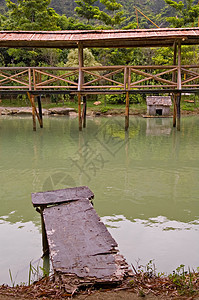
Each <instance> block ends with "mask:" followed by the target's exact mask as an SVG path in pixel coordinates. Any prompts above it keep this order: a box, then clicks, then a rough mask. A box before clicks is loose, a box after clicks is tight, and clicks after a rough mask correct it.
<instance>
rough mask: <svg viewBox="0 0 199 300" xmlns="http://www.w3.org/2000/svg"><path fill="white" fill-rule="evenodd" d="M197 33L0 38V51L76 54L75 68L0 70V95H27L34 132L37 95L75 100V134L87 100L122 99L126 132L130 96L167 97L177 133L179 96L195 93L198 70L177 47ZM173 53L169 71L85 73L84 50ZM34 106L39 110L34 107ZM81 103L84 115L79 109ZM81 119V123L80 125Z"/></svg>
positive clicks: (194, 41) (198, 39)
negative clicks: (167, 50)
mask: <svg viewBox="0 0 199 300" xmlns="http://www.w3.org/2000/svg"><path fill="white" fill-rule="evenodd" d="M198 44H199V29H198V28H180V29H179V28H162V29H161V28H158V29H137V30H98V31H94V30H93V31H92V30H91V31H58V32H54V31H52V32H13V31H12V32H8V31H1V32H0V47H14V48H17V47H18V48H20V47H23V48H62V49H63V48H78V55H79V66H78V67H71V68H67V67H63V68H59V67H58V68H57V67H21V68H17V67H1V68H0V93H1V94H10V93H15V94H24V93H28V97H29V99H30V103H31V105H32V115H33V129H34V130H36V120H35V118H36V117H37V118H38V120H39V123H40V126H41V127H43V122H42V106H41V95H43V94H76V95H78V112H79V129H80V130H82V127H83V125H82V124H84V125H85V124H86V122H85V119H86V97H84V96H86V95H88V94H125V95H126V115H125V129H126V130H127V129H128V127H129V94H132V93H135V94H137V93H144V94H151V95H152V94H172V95H173V104H174V113H173V126H174V127H175V126H176V124H177V129H178V130H180V100H181V94H182V93H198V92H199V65H192V64H190V65H182V63H181V46H182V45H198ZM97 47H98V48H131V47H148V48H149V47H173V65H160V66H157V65H153V66H129V65H128V66H97V67H84V60H83V49H84V48H97ZM35 97H37V100H38V110H37V108H36V105H35ZM82 99H83V111H82V107H81V103H82ZM83 119H84V122H82V121H83Z"/></svg>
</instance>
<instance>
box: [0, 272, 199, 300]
mask: <svg viewBox="0 0 199 300" xmlns="http://www.w3.org/2000/svg"><path fill="white" fill-rule="evenodd" d="M71 298H74V299H77V300H83V299H89V300H104V299H106V300H117V299H125V300H130V299H132V300H138V299H140V298H145V299H149V300H157V299H165V300H169V299H189V300H191V299H198V300H199V273H191V274H190V273H189V274H186V273H183V274H175V276H174V277H171V276H170V277H158V276H155V275H153V273H150V272H149V273H142V272H141V273H137V274H135V275H134V276H132V277H130V278H127V279H126V280H125V281H124V282H123V283H122V284H121V285H120V286H118V287H117V288H114V289H113V288H112V289H110V288H109V289H100V290H95V289H94V288H92V287H90V288H88V289H86V290H82V291H80V290H79V291H77V292H76V294H74V295H71V294H69V293H67V292H66V291H65V287H64V286H61V285H59V284H58V283H55V282H54V281H53V277H51V278H43V279H41V280H40V281H38V282H35V283H33V284H32V285H31V286H18V287H15V288H11V287H8V286H1V287H0V300H8V299H15V300H19V299H56V300H59V299H71Z"/></svg>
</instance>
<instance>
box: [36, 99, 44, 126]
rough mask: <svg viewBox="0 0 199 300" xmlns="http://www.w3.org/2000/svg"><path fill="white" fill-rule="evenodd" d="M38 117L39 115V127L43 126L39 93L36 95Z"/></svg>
mask: <svg viewBox="0 0 199 300" xmlns="http://www.w3.org/2000/svg"><path fill="white" fill-rule="evenodd" d="M37 102H38V109H39V117H40V121H41V122H40V127H41V128H43V116H42V105H41V95H39V96H37Z"/></svg>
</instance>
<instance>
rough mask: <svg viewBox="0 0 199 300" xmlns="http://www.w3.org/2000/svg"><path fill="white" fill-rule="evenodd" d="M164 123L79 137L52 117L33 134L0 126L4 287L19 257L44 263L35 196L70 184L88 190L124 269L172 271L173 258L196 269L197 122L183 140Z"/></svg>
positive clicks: (136, 122)
mask: <svg viewBox="0 0 199 300" xmlns="http://www.w3.org/2000/svg"><path fill="white" fill-rule="evenodd" d="M160 120H161V119H158V121H157V119H148V120H146V119H142V118H131V119H130V129H129V132H128V133H125V132H124V119H123V118H117V117H116V118H115V117H114V118H94V119H92V118H90V119H89V118H88V120H87V128H86V129H85V130H84V131H83V132H79V131H78V122H77V120H76V119H70V118H68V117H62V118H56V117H55V118H45V119H44V129H42V130H40V129H38V131H37V132H33V131H32V121H31V118H29V117H26V118H20V119H19V118H8V117H5V118H2V117H1V118H0V141H1V143H0V176H1V188H0V205H1V212H0V222H1V223H0V233H1V237H2V245H1V253H0V254H1V255H0V267H1V278H0V281H1V282H9V278H8V269H9V268H10V267H11V269H12V266H14V270H15V271H16V272H17V269H21V266H22V265H23V261H22V260H23V259H22V258H25V259H24V266H25V265H29V262H30V261H31V260H32V259H39V257H40V255H41V241H40V239H41V237H40V235H41V232H40V217H39V214H37V213H36V212H35V210H34V209H33V207H32V204H31V193H33V192H38V191H45V190H51V189H59V188H65V187H70V186H75V185H76V186H78V185H88V186H89V187H90V188H91V190H93V192H94V194H95V200H94V205H95V209H96V210H97V212H98V214H99V215H100V216H102V217H103V220H105V222H106V224H107V225H108V226H110V230H111V232H112V234H113V235H114V237H115V238H116V240H117V241H118V242H119V245H120V248H121V250H122V252H124V254H125V255H126V257H127V258H128V260H129V261H135V260H136V259H138V258H140V259H143V260H144V261H146V262H148V261H149V260H150V259H153V258H154V259H155V261H158V264H159V266H160V268H161V271H169V270H170V271H172V270H173V269H175V267H176V263H177V262H178V258H177V257H179V260H180V263H183V264H187V265H190V266H192V267H197V266H198V263H197V261H198V254H197V253H199V252H196V250H197V251H198V246H199V243H198V239H197V238H196V233H197V231H198V226H199V225H198V220H199V201H198V200H199V199H198V198H199V196H198V195H199V187H198V180H199V151H198V149H199V147H198V146H199V139H198V129H199V119H198V117H191V118H184V119H182V124H181V128H182V131H181V132H177V131H176V130H173V129H172V119H163V120H162V121H160ZM115 216H116V217H115ZM118 216H119V217H118ZM30 224H31V230H30V228H29V226H30ZM114 227H115V228H114ZM124 231H125V233H124ZM4 232H7V234H6V235H4ZM33 237H34V238H33ZM33 240H35V242H34V243H33V244H32V242H31V241H33ZM13 241H14V242H13ZM151 241H153V242H151ZM183 243H186V245H184V244H183ZM190 244H192V247H190V248H191V249H190V250H189V249H188V245H190ZM148 245H150V249H151V250H150V251H148ZM11 247H12V254H11V253H10V252H9V251H7V249H9V248H11ZM172 247H173V249H175V251H173V253H172V251H171V248H172ZM180 247H183V249H184V250H183V251H182V250H181V251H180ZM141 248H142V251H141ZM146 249H147V250H146ZM178 251H180V256H178V254H177V252H178ZM19 257H20V258H21V259H22V260H20V259H19ZM28 260H29V262H28ZM168 261H170V264H169V266H168ZM22 273H23V272H22ZM26 273H27V270H26V272H24V274H23V275H24V277H25V279H23V280H24V281H25V280H26V279H27V275H26ZM21 277H23V276H21ZM21 277H20V279H19V281H20V280H21V281H23V280H22V279H21ZM9 283H10V282H9Z"/></svg>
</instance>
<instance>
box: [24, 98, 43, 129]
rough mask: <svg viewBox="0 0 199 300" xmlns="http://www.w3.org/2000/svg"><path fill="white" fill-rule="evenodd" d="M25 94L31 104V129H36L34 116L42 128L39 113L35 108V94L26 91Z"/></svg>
mask: <svg viewBox="0 0 199 300" xmlns="http://www.w3.org/2000/svg"><path fill="white" fill-rule="evenodd" d="M27 95H28V98H29V100H30V103H31V105H32V118H33V130H34V131H36V116H37V119H38V121H39V124H40V127H41V128H43V122H42V119H41V118H40V115H39V113H38V112H37V108H36V106H35V96H34V95H33V94H30V93H29V92H27Z"/></svg>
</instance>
